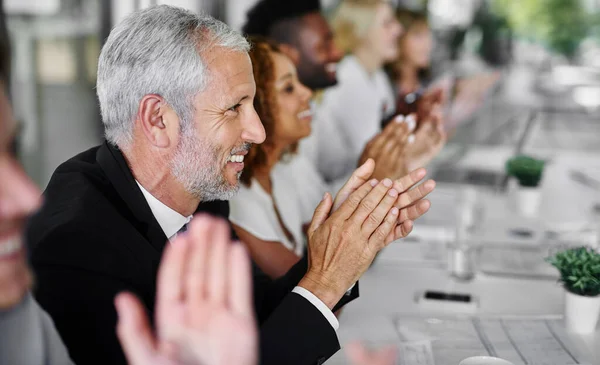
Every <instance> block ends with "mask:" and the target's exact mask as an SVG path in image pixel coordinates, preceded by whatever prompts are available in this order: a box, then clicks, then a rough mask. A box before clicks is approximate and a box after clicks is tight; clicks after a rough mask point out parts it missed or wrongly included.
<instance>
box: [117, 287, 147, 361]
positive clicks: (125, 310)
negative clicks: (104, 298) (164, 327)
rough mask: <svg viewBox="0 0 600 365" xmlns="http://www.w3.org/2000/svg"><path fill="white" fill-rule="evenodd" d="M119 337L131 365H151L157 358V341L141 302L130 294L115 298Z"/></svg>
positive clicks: (122, 294)
mask: <svg viewBox="0 0 600 365" xmlns="http://www.w3.org/2000/svg"><path fill="white" fill-rule="evenodd" d="M115 306H116V309H117V314H118V316H119V320H118V322H117V336H118V337H119V341H120V342H121V346H122V347H123V351H124V352H125V356H126V357H127V362H128V363H129V364H130V365H144V364H150V363H151V361H152V359H153V358H154V357H155V356H156V344H155V339H154V336H153V334H152V331H151V330H150V324H149V323H148V318H147V315H146V312H145V310H144V307H143V306H142V304H141V302H140V300H139V299H138V298H136V297H135V296H134V295H132V294H130V293H121V294H119V295H118V296H117V297H116V298H115Z"/></svg>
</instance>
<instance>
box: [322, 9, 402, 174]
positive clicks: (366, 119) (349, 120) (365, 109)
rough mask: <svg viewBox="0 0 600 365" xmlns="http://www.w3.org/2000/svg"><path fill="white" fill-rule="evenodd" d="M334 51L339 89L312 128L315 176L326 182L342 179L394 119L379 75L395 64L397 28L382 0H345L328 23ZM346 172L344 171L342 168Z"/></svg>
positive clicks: (390, 96) (387, 87) (387, 86)
mask: <svg viewBox="0 0 600 365" xmlns="http://www.w3.org/2000/svg"><path fill="white" fill-rule="evenodd" d="M332 27H333V30H334V34H335V41H336V44H337V46H338V47H339V48H340V49H341V50H342V51H343V52H344V53H345V54H346V56H345V58H344V59H343V60H342V61H341V62H340V64H339V65H338V70H337V79H338V84H337V85H336V86H334V87H332V88H329V89H327V90H326V91H325V93H324V96H323V103H322V104H321V106H320V109H319V114H321V115H324V116H325V117H326V118H325V119H326V120H327V123H320V124H319V125H317V126H316V128H317V131H316V132H315V133H317V134H318V141H319V142H318V143H319V147H318V148H319V162H318V163H319V171H320V172H321V173H322V174H323V175H324V176H325V178H326V179H327V180H328V181H331V180H335V179H337V178H339V177H340V176H344V175H347V174H348V172H349V171H345V170H348V169H350V168H351V167H353V166H355V164H356V161H357V160H358V159H359V157H360V154H361V151H362V150H363V148H364V146H365V144H366V143H367V142H368V141H369V140H370V139H371V138H372V137H373V136H374V135H376V134H377V133H378V132H379V131H380V126H381V121H382V120H383V119H386V118H388V117H390V116H393V115H394V114H395V98H394V92H393V88H392V85H391V83H390V81H389V79H388V77H387V75H386V73H385V72H384V70H383V66H384V64H386V63H388V62H391V61H393V60H395V59H396V57H397V55H398V37H399V36H400V35H401V34H402V27H401V26H400V23H398V21H397V20H396V17H395V15H394V10H393V8H392V6H391V5H390V4H389V3H388V2H386V1H382V0H344V1H342V3H341V4H340V6H339V7H338V9H337V11H336V12H335V14H334V17H333V19H332ZM346 167H347V168H346Z"/></svg>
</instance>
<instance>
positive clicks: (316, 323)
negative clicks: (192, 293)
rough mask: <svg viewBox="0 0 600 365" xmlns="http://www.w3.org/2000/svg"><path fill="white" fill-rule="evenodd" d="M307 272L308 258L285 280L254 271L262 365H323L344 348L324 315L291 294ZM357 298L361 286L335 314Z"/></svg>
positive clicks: (293, 268) (356, 287)
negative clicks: (319, 364) (271, 277)
mask: <svg viewBox="0 0 600 365" xmlns="http://www.w3.org/2000/svg"><path fill="white" fill-rule="evenodd" d="M307 269H308V260H307V258H306V257H305V258H303V259H302V260H300V261H299V262H298V263H297V264H296V265H294V267H292V269H290V271H288V273H287V274H286V275H284V276H283V277H281V278H279V279H277V280H270V279H269V278H268V277H267V276H266V275H265V274H264V273H262V272H261V271H260V270H259V269H258V268H257V267H256V266H254V267H253V270H254V293H255V298H254V299H255V306H256V308H257V314H258V320H259V323H260V354H261V355H260V356H261V364H262V365H276V364H291V365H294V364H298V365H302V364H315V363H322V362H324V361H325V360H326V359H328V358H329V357H331V356H332V355H333V354H334V353H335V352H336V351H338V350H339V348H340V345H339V342H338V338H337V335H336V333H335V330H334V329H333V327H331V324H330V323H329V321H328V320H327V318H325V316H324V315H323V313H321V312H320V311H319V310H318V309H317V308H316V307H315V306H314V305H313V304H312V303H310V302H309V301H308V300H307V299H305V298H304V297H302V296H301V295H299V294H296V293H291V291H292V290H293V289H294V287H295V286H296V285H298V282H299V281H300V280H301V279H302V277H303V276H304V275H305V273H306V270H307ZM357 297H358V283H357V285H356V286H355V287H354V288H353V289H352V291H351V293H350V294H349V295H345V296H344V297H343V298H342V299H341V300H340V302H339V303H338V304H337V305H336V307H335V308H334V310H337V309H339V308H341V307H342V306H343V305H345V304H347V303H349V302H350V301H352V300H354V299H355V298H357Z"/></svg>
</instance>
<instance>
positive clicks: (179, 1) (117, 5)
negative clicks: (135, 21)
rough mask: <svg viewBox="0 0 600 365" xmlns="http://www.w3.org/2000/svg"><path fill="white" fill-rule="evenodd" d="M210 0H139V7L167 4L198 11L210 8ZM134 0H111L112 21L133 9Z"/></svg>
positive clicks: (114, 22) (123, 16) (115, 22)
mask: <svg viewBox="0 0 600 365" xmlns="http://www.w3.org/2000/svg"><path fill="white" fill-rule="evenodd" d="M212 3H213V1H212V0H139V5H140V6H139V9H143V8H146V7H148V6H150V5H153V4H159V5H160V4H167V5H174V6H179V7H182V8H186V9H189V10H191V11H194V12H200V11H201V10H203V9H210V8H211V7H210V6H209V5H211V4H212ZM135 4H136V1H135V0H112V23H113V25H114V24H117V23H119V22H120V21H121V20H123V18H125V17H126V16H127V15H129V14H130V13H131V12H133V11H135V10H139V9H135Z"/></svg>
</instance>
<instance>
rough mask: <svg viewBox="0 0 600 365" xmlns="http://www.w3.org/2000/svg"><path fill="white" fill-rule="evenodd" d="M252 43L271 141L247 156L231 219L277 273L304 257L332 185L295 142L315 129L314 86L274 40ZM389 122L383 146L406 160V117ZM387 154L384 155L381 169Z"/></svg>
mask: <svg viewBox="0 0 600 365" xmlns="http://www.w3.org/2000/svg"><path fill="white" fill-rule="evenodd" d="M253 43H254V44H253V47H252V49H251V51H250V59H251V60H252V65H253V71H254V78H255V80H256V83H257V95H256V98H255V99H254V107H255V109H256V111H257V113H258V116H259V117H260V119H261V121H262V123H263V125H264V126H265V130H266V140H265V142H263V143H262V144H260V145H254V146H252V147H251V148H250V150H249V151H248V155H246V157H245V158H244V171H243V173H242V176H241V178H240V179H241V182H242V184H241V186H240V191H239V192H238V194H237V196H236V197H234V198H232V199H231V200H230V207H231V213H230V217H229V219H230V221H231V222H232V223H233V227H234V229H235V231H236V233H237V234H238V236H239V237H240V239H241V240H242V242H244V243H245V244H246V245H247V246H248V248H249V251H250V253H251V255H252V257H253V259H254V261H255V262H256V263H257V264H258V266H259V267H260V268H261V270H263V271H264V272H265V273H266V274H267V275H269V276H271V277H272V278H277V277H280V276H282V275H283V274H285V273H286V272H287V271H288V270H289V269H290V268H291V267H292V266H293V265H294V264H296V262H298V261H299V260H300V258H302V257H303V256H304V250H305V249H306V244H305V228H306V227H307V226H308V223H309V222H310V221H311V219H312V215H313V212H314V209H315V207H316V206H317V205H318V204H319V202H320V201H321V199H322V197H323V194H325V193H326V192H327V191H330V187H329V186H327V184H326V183H325V182H324V181H323V180H322V178H321V176H320V175H319V173H318V172H317V170H316V169H315V167H314V166H313V165H312V164H311V162H310V161H309V160H308V159H307V158H306V157H305V156H303V155H300V154H296V149H297V147H298V142H299V141H300V140H301V139H302V138H305V137H307V136H308V135H310V133H311V120H312V111H311V108H310V99H311V97H312V92H311V90H310V89H308V88H307V87H305V86H304V85H302V84H301V83H300V81H299V80H298V76H297V74H296V68H295V66H294V64H293V63H292V61H291V60H290V59H289V58H288V57H287V56H286V55H284V54H283V53H281V51H280V50H279V49H278V47H277V46H275V45H274V44H272V43H270V42H268V41H265V40H260V39H257V40H255V41H254V42H253ZM391 127H393V128H396V129H397V131H396V132H397V133H396V134H395V135H394V138H395V139H396V141H397V143H394V144H393V146H394V148H392V149H390V150H389V151H386V152H385V153H386V154H387V155H389V156H396V157H397V158H396V163H397V164H402V161H403V159H402V149H403V147H404V145H405V144H406V141H407V139H408V135H409V134H408V133H409V130H408V127H407V125H406V124H404V125H395V126H391ZM387 158H388V156H382V158H381V159H380V162H381V163H380V165H381V168H385V167H386V166H384V165H383V161H384V160H386V159H387ZM403 170H404V169H403ZM391 171H392V169H391V168H387V172H391ZM402 172H404V171H402ZM381 173H382V174H385V173H386V172H384V171H382V172H381ZM404 173H405V172H404Z"/></svg>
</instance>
